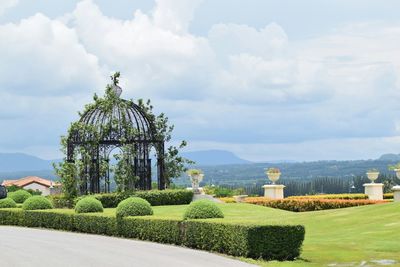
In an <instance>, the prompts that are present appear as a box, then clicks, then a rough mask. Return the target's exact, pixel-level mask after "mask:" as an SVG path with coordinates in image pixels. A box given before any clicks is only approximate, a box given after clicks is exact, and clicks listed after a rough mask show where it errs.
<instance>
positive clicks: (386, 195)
mask: <svg viewBox="0 0 400 267" xmlns="http://www.w3.org/2000/svg"><path fill="white" fill-rule="evenodd" d="M393 198H394V194H393V193H386V194H383V199H393Z"/></svg>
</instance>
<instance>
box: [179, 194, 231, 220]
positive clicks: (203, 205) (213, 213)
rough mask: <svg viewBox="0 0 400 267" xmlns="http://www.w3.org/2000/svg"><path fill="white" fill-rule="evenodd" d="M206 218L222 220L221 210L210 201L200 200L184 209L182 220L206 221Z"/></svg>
mask: <svg viewBox="0 0 400 267" xmlns="http://www.w3.org/2000/svg"><path fill="white" fill-rule="evenodd" d="M208 218H224V214H223V213H222V211H221V209H220V208H219V207H218V206H217V205H216V204H215V203H214V202H212V201H211V200H208V199H200V200H197V201H193V202H192V203H190V205H189V206H188V207H187V208H186V210H185V213H184V214H183V219H184V220H186V219H208Z"/></svg>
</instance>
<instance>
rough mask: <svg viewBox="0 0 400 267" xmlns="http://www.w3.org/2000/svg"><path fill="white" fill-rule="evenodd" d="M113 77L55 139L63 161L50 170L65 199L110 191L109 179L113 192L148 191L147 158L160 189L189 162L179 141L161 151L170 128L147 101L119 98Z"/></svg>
mask: <svg viewBox="0 0 400 267" xmlns="http://www.w3.org/2000/svg"><path fill="white" fill-rule="evenodd" d="M119 77H120V73H119V72H116V73H115V74H114V75H113V76H112V77H111V79H112V84H109V85H107V87H106V92H105V95H104V97H99V96H97V95H96V94H95V95H94V97H93V101H94V102H93V103H90V104H87V105H86V106H85V108H84V110H83V112H80V113H79V116H80V119H79V120H78V121H76V122H73V123H72V124H71V126H70V128H69V130H68V133H67V135H66V136H62V137H61V145H62V151H63V153H64V154H65V156H66V157H65V159H64V161H63V162H61V163H59V164H58V165H55V166H54V167H55V170H56V173H57V175H58V176H59V177H60V179H61V182H62V184H63V192H64V194H65V197H66V198H73V197H75V196H76V195H78V194H88V193H100V192H110V190H111V188H110V183H111V181H110V178H111V176H112V174H113V177H114V181H115V183H116V186H117V188H116V189H117V190H118V191H127V190H136V189H141V190H149V189H152V171H151V168H152V163H151V160H152V155H153V154H154V155H155V157H156V159H157V164H156V166H157V186H158V189H161V190H162V189H165V188H166V187H168V185H169V184H170V182H171V179H172V178H175V177H179V176H180V175H181V173H183V172H184V171H186V166H187V165H188V164H191V163H193V162H191V161H190V160H188V159H185V158H183V157H181V156H180V155H179V150H180V149H181V148H183V147H185V146H186V145H187V144H186V142H185V141H182V142H181V143H180V145H179V146H170V147H168V148H167V149H166V150H165V149H164V144H165V143H168V142H170V141H171V135H172V131H173V129H174V126H173V125H169V121H168V117H166V116H165V114H164V113H161V114H159V115H157V116H156V115H154V113H153V106H152V105H151V102H150V100H148V101H146V102H145V101H143V100H141V99H139V100H138V101H137V103H135V102H134V101H133V100H125V99H122V98H121V97H120V95H121V93H122V89H121V87H119ZM116 150H118V151H119V152H118V153H117V152H115V151H116ZM114 161H115V162H116V164H115V165H112V164H111V163H112V162H114Z"/></svg>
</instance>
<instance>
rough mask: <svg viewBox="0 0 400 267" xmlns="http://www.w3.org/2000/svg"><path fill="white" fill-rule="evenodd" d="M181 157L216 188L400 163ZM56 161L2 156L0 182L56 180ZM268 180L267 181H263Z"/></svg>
mask: <svg viewBox="0 0 400 267" xmlns="http://www.w3.org/2000/svg"><path fill="white" fill-rule="evenodd" d="M182 156H184V157H186V158H189V159H191V160H194V161H195V162H196V165H195V166H194V168H200V169H202V170H203V171H204V173H205V181H207V180H210V181H211V182H212V183H215V184H238V183H241V184H248V183H254V182H255V181H256V180H258V179H261V177H264V176H265V174H264V169H265V168H269V167H277V168H279V169H280V170H281V171H282V178H289V179H310V178H313V177H351V176H356V175H363V174H365V171H366V170H368V169H371V168H377V169H379V170H380V171H381V173H386V174H389V173H391V172H390V171H389V170H388V166H389V165H393V164H394V163H395V162H399V161H400V154H384V155H382V156H381V157H380V158H378V159H376V160H353V161H334V160H331V161H315V162H291V161H279V162H278V161H275V162H269V163H254V162H250V161H248V160H245V159H241V158H240V157H238V156H236V155H235V154H234V153H232V152H229V151H225V150H204V151H193V152H185V153H182ZM59 161H60V160H59V159H56V160H44V159H40V158H38V157H35V156H32V155H28V154H23V153H0V182H1V181H2V180H3V179H16V178H21V177H25V176H29V175H36V176H40V177H43V178H48V179H50V178H51V179H55V178H56V177H55V174H54V171H53V167H52V163H53V162H59ZM181 178H182V179H177V180H176V182H177V183H185V184H186V183H188V181H187V180H188V178H187V177H186V175H182V177H181ZM264 178H265V177H264ZM264 178H262V179H264Z"/></svg>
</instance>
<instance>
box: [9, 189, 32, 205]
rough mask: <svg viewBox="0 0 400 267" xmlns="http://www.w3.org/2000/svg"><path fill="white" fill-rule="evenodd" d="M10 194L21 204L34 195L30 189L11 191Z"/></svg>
mask: <svg viewBox="0 0 400 267" xmlns="http://www.w3.org/2000/svg"><path fill="white" fill-rule="evenodd" d="M8 196H9V197H10V198H12V199H13V200H14V201H15V202H16V203H20V204H21V203H24V201H25V200H27V199H28V198H30V197H31V196H32V195H31V194H30V193H29V192H28V191H26V190H24V189H20V190H17V191H15V192H11V193H9V194H8Z"/></svg>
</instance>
